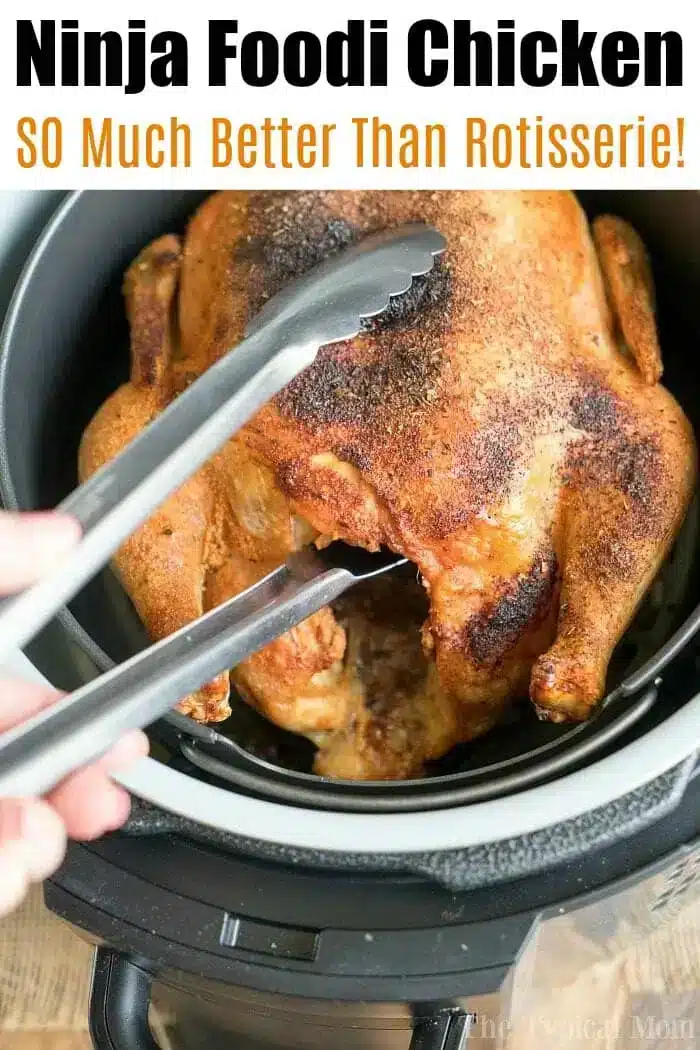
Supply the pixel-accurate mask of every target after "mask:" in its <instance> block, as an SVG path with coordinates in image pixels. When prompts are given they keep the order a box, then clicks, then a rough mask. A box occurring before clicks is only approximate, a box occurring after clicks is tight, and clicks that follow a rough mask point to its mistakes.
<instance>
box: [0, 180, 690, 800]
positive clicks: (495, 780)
mask: <svg viewBox="0 0 700 1050" xmlns="http://www.w3.org/2000/svg"><path fill="white" fill-rule="evenodd" d="M204 196H206V194H204V193H191V192H176V191H172V192H160V191H158V192H147V191H145V192H123V191H119V192H111V193H99V192H98V193H85V194H82V195H81V196H80V198H79V199H78V201H77V202H76V203H74V204H73V206H72V207H70V208H69V209H68V210H67V211H64V213H63V214H62V216H61V218H60V221H58V222H54V224H53V226H52V228H51V236H50V239H49V241H48V242H47V243H46V244H45V247H44V250H43V252H42V253H41V254H40V255H39V256H38V257H37V258H36V259H35V261H34V263H33V266H32V269H31V272H30V274H29V275H28V278H25V282H24V284H23V285H22V286H21V296H20V299H19V300H18V302H17V303H16V309H15V311H14V314H13V317H12V323H11V324H10V325H9V326H8V328H6V332H5V345H4V352H3V357H2V362H1V364H0V481H1V484H2V495H3V499H4V501H5V503H6V504H7V505H8V506H14V507H19V508H22V509H29V508H37V507H50V506H53V505H55V504H56V503H58V502H59V501H60V500H61V499H62V498H63V497H64V496H66V494H67V493H68V492H69V491H70V490H71V489H72V488H73V487H74V486H75V484H76V482H77V478H76V459H77V449H78V444H79V441H80V437H81V434H82V432H83V430H84V428H85V426H86V425H87V423H88V422H89V420H90V419H91V417H92V416H93V414H94V412H95V411H96V409H97V408H98V406H99V405H100V404H101V402H102V401H103V400H104V399H105V398H106V397H107V396H108V395H109V394H110V393H111V392H112V391H113V390H114V389H115V388H116V386H117V385H118V384H120V383H121V382H123V381H124V380H125V379H126V377H127V375H128V365H129V358H128V328H127V323H126V317H125V314H124V307H123V301H122V294H121V284H122V277H123V273H124V270H125V269H126V267H127V266H128V264H129V263H130V262H131V261H132V259H133V258H134V256H135V255H136V254H137V253H138V252H139V251H140V250H141V248H142V247H143V246H144V245H145V244H146V243H147V242H148V241H149V240H151V239H152V238H153V237H155V236H158V235H160V234H162V233H165V232H177V231H179V230H182V229H183V228H184V225H185V222H186V220H187V218H188V217H189V216H190V215H191V214H192V212H193V210H194V209H195V208H196V206H197V204H198V203H199V201H200V200H201V199H202V198H203V197H204ZM581 198H582V200H583V203H584V206H585V207H586V208H587V210H588V211H589V212H590V213H591V214H595V213H597V212H599V211H601V210H606V211H607V210H609V211H613V212H615V213H617V214H620V215H623V216H625V217H626V218H628V219H630V220H631V221H632V222H633V223H634V224H635V225H636V226H637V228H638V229H639V231H640V232H641V233H642V235H643V236H644V238H645V240H646V242H647V245H648V247H649V248H650V250H651V253H652V258H653V262H654V272H655V277H656V282H657V294H658V316H659V324H660V330H661V341H662V348H663V350H664V361H665V369H666V370H665V376H664V382H665V383H666V385H667V386H668V387H669V388H670V389H671V390H672V391H673V393H674V394H675V395H676V396H677V397H678V399H679V400H680V402H681V404H682V405H683V407H684V409H685V411H686V412H687V413H688V415H689V417H690V418H691V420H692V421H693V424H694V425H695V426H696V428H697V426H698V422H699V416H700V390H699V389H698V388H699V387H700V375H699V374H698V372H697V370H696V369H694V368H690V369H689V368H688V366H687V362H688V360H690V359H691V358H692V354H693V351H694V349H695V346H696V345H697V342H698V334H699V333H698V324H699V323H698V312H697V309H696V299H697V289H698V287H700V264H698V263H695V262H694V259H695V257H696V256H695V255H694V252H695V246H696V245H697V243H698V234H699V233H700V194H696V193H685V192H675V193H674V192H627V193H611V194H582V195H581ZM693 266H695V270H694V269H693ZM3 446H4V447H3ZM696 532H697V526H696V509H695V508H693V510H691V513H690V514H689V516H688V519H687V521H686V524H685V526H684V529H683V532H682V534H681V536H680V537H679V540H678V542H677V544H676V547H675V549H674V552H673V553H672V555H671V557H670V558H669V559H668V561H667V563H666V565H665V567H664V569H663V570H662V572H661V574H660V576H659V579H658V580H657V582H656V584H655V585H654V586H653V587H652V589H651V590H650V592H649V595H648V596H647V599H646V600H645V602H644V604H643V606H642V608H641V609H640V611H639V613H638V616H637V618H636V620H635V623H634V624H633V626H632V627H631V628H630V630H629V631H628V632H627V634H626V636H625V638H624V639H623V640H622V642H621V643H620V645H619V647H618V650H617V653H616V655H615V658H614V660H613V664H612V666H611V670H610V676H609V683H608V685H609V690H610V691H611V692H610V700H609V702H608V703H607V704H606V705H604V706H603V708H602V709H601V711H600V713H599V714H598V716H597V717H595V718H593V719H592V720H591V721H590V722H589V723H587V724H585V725H583V726H575V727H572V726H555V725H551V724H548V723H542V722H539V721H538V720H537V719H536V717H535V716H534V713H533V712H532V710H531V708H530V707H529V706H528V705H523V706H522V707H521V708H520V709H518V711H517V712H516V713H514V715H513V719H512V722H511V724H509V725H506V726H504V727H503V728H502V729H498V730H494V731H493V732H492V733H490V734H489V735H488V736H486V737H484V738H483V739H481V740H478V741H476V742H474V743H471V744H469V745H464V746H461V747H459V748H456V749H455V750H454V751H453V752H452V753H451V754H450V755H448V756H447V757H446V758H445V759H444V760H442V761H441V762H440V763H436V764H435V766H434V768H433V769H432V770H431V771H430V775H429V776H428V777H426V778H425V779H424V780H420V781H410V782H403V783H388V784H385V783H382V784H366V783H363V784H355V783H347V782H337V781H335V782H333V781H324V780H323V779H321V778H319V777H315V776H313V775H312V774H311V773H310V763H311V758H312V751H313V749H312V748H311V746H310V745H309V744H308V743H307V742H306V741H304V740H301V739H300V738H298V737H296V736H293V735H291V734H287V733H285V732H283V731H281V730H278V729H276V728H275V727H273V726H271V725H270V724H269V723H267V722H266V721H265V720H263V719H262V718H260V717H259V716H257V715H256V714H255V713H254V712H252V711H251V710H250V709H249V708H248V707H247V706H246V705H244V704H243V703H242V702H241V703H240V705H238V706H237V707H236V710H235V714H234V716H232V718H231V719H230V720H229V721H228V722H227V723H224V724H222V725H220V726H218V727H216V729H214V728H212V727H200V726H197V725H196V724H195V723H193V722H192V721H191V720H190V719H186V718H183V717H182V716H179V715H171V716H168V717H167V718H166V719H164V720H163V721H162V722H161V723H159V724H158V725H157V726H154V727H152V736H153V739H154V741H157V742H158V744H159V745H160V750H159V751H158V754H159V756H160V757H162V758H163V760H164V761H171V762H175V763H177V764H178V765H179V766H180V767H181V768H185V769H187V770H188V771H190V772H193V773H196V775H198V776H200V777H202V778H205V779H212V780H214V781H218V782H220V781H222V780H223V781H226V782H229V783H233V784H235V785H236V787H237V788H238V789H239V790H243V791H246V792H249V793H252V794H256V795H261V796H267V797H270V796H272V797H275V798H278V799H281V800H285V801H291V802H294V803H295V804H298V805H308V806H317V807H318V806H320V807H324V808H333V809H338V808H340V809H351V810H369V811H382V810H384V811H391V810H415V809H425V808H433V807H437V806H446V805H457V804H463V803H464V802H467V801H477V800H480V799H484V798H490V797H494V796H497V795H502V794H505V793H508V792H510V791H514V790H520V789H522V788H524V787H526V786H528V785H530V784H534V783H536V782H540V781H542V780H544V779H547V778H551V777H554V776H557V775H561V774H562V773H563V772H565V771H569V770H571V769H573V768H576V767H578V766H580V765H582V764H584V763H585V762H586V761H588V760H589V759H590V757H591V756H592V754H593V753H595V754H596V755H602V754H604V753H606V752H608V751H610V750H611V749H612V748H613V747H616V746H620V745H621V743H622V742H623V741H625V740H627V739H629V738H630V737H631V736H632V735H635V734H639V733H641V732H644V731H646V730H647V729H648V728H650V727H651V726H652V725H654V724H656V723H657V722H658V721H659V720H661V719H663V718H664V717H667V716H668V715H669V714H670V713H671V712H672V711H673V709H674V690H672V689H671V690H669V689H668V688H667V687H666V688H664V696H663V703H662V704H661V703H659V702H657V694H658V689H657V687H656V686H654V685H653V684H652V682H651V679H652V678H653V675H651V674H650V675H647V676H646V680H644V681H641V680H640V681H639V682H638V683H637V685H638V686H640V688H639V690H638V691H636V692H635V694H634V695H633V696H623V695H619V686H620V683H622V682H623V681H624V680H625V679H626V678H627V677H628V676H629V675H630V674H631V673H632V672H634V671H635V669H639V668H640V667H641V666H645V664H646V662H647V661H648V660H649V659H650V658H651V657H653V656H654V654H655V653H657V652H658V650H659V649H660V647H662V646H663V645H664V643H666V642H667V641H668V639H669V637H670V636H671V635H672V633H673V632H674V630H676V628H677V627H678V626H679V625H680V624H681V623H682V622H683V621H684V620H685V618H686V617H687V616H688V615H689V614H690V613H691V612H692V610H693V608H694V607H695V606H696V605H697V603H698V600H699V597H700V588H699V586H698V584H699V582H700V580H699V575H698V573H699V568H700V566H699V562H698V558H697V549H698V544H697V536H696ZM60 621H61V624H62V628H63V629H64V630H67V631H68V634H69V636H70V637H71V638H72V640H73V641H74V642H75V643H77V650H76V653H75V654H74V656H73V657H72V658H71V660H70V661H69V663H70V672H69V673H68V674H67V680H66V681H56V684H57V685H59V686H61V687H63V688H75V687H76V685H78V684H79V682H80V681H81V680H85V679H86V678H89V677H91V676H92V675H94V673H96V671H99V670H105V669H106V668H107V667H109V666H111V664H112V663H113V662H120V661H122V660H124V659H126V658H127V657H129V656H130V655H132V654H133V653H134V652H135V651H136V650H138V649H140V648H141V647H143V645H145V644H147V643H146V638H145V634H144V632H143V629H142V628H141V626H140V624H139V622H138V619H137V617H136V615H135V613H134V610H133V608H132V606H131V603H130V602H129V600H128V599H127V598H126V596H125V595H124V593H123V592H122V590H121V588H120V587H119V585H118V584H117V583H116V580H115V579H114V577H113V576H112V574H111V573H110V572H109V571H108V570H107V571H105V572H102V573H101V574H100V575H99V576H98V577H96V578H95V579H94V580H93V581H91V583H90V584H89V585H88V586H87V587H86V588H85V589H84V590H83V592H82V593H81V594H79V595H78V596H77V597H76V598H75V599H74V601H73V602H72V603H71V604H70V609H69V611H67V612H66V613H64V614H62V616H61V617H60ZM49 634H50V629H49V632H48V633H47V634H46V635H45V636H44V639H46V637H48V635H49ZM37 645H38V646H39V647H40V646H41V645H42V639H41V638H40V639H39V641H38V642H37ZM30 655H31V653H30ZM38 662H39V664H40V665H41V662H42V661H41V659H39V661H38ZM666 681H667V682H668V681H669V679H668V678H667V679H666ZM641 686H645V688H644V689H642V688H641ZM675 693H676V694H677V697H678V698H677V700H676V701H675V703H676V704H677V703H681V702H682V700H681V694H683V697H684V698H685V697H687V695H688V694H687V691H684V690H681V689H679V690H676V691H675ZM234 706H236V705H234ZM241 744H242V745H243V747H244V748H247V749H248V751H249V752H250V753H252V754H257V756H258V757H259V758H262V759H264V760H265V759H268V760H270V761H269V762H268V763H267V764H266V765H263V766H260V765H256V764H253V763H251V762H250V761H248V760H246V755H245V751H243V750H242V749H241V748H240V746H238V745H241Z"/></svg>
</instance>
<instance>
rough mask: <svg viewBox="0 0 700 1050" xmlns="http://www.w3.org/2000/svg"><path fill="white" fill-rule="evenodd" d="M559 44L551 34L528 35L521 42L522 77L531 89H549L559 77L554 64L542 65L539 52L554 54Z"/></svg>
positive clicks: (544, 63)
mask: <svg viewBox="0 0 700 1050" xmlns="http://www.w3.org/2000/svg"><path fill="white" fill-rule="evenodd" d="M556 50H557V42H556V40H555V39H554V37H553V36H552V34H551V33H539V32H536V33H526V34H525V36H524V37H523V38H522V40H521V41H520V75H521V77H522V79H523V80H524V81H525V83H526V84H528V85H529V86H530V87H548V86H549V84H553V83H554V80H555V79H556V75H557V67H556V65H555V63H554V62H542V63H540V54H539V52H542V53H546V54H550V55H551V54H553V53H555V52H556Z"/></svg>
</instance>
